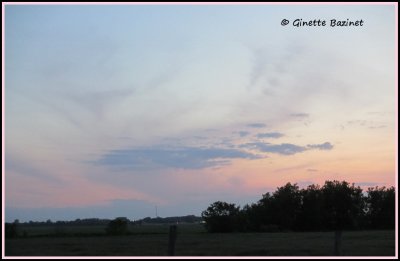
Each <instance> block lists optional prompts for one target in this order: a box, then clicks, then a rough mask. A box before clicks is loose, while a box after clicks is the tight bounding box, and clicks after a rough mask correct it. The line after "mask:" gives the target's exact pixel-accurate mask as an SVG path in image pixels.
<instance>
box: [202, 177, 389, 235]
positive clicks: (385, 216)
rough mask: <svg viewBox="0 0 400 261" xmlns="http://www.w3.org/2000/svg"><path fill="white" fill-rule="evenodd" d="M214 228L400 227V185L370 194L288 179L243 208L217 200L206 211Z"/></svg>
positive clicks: (208, 224) (344, 185) (339, 184)
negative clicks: (398, 215) (399, 201)
mask: <svg viewBox="0 0 400 261" xmlns="http://www.w3.org/2000/svg"><path fill="white" fill-rule="evenodd" d="M201 215H202V218H203V220H204V221H205V226H206V229H207V230H208V231H209V232H246V231H249V232H278V231H339V230H340V231H341V230H361V229H394V228H395V188H394V187H390V188H386V187H378V186H376V187H370V188H368V189H367V191H366V192H363V190H362V189H361V188H360V187H359V186H357V187H356V186H354V184H351V185H350V184H349V183H348V182H346V181H336V180H334V181H326V182H325V184H324V185H323V186H319V185H314V184H313V185H309V186H308V187H307V188H305V189H299V187H298V186H297V184H291V183H287V184H286V185H284V186H282V187H278V188H277V190H276V191H275V192H273V193H269V192H268V193H266V194H264V195H262V198H261V199H260V200H259V201H258V202H257V203H253V204H247V205H245V206H244V207H243V208H240V206H236V205H235V204H231V203H227V202H221V201H217V202H214V203H212V204H211V205H210V206H209V207H208V208H207V209H206V210H204V211H203V212H202V214H201Z"/></svg>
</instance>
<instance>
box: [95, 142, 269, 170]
mask: <svg viewBox="0 0 400 261" xmlns="http://www.w3.org/2000/svg"><path fill="white" fill-rule="evenodd" d="M238 158H241V159H250V160H253V159H259V158H262V157H261V156H259V155H255V154H252V153H247V152H244V151H241V150H237V149H222V148H214V147H211V148H204V147H201V148H197V147H147V148H133V149H125V150H111V151H110V152H108V153H106V154H105V155H103V156H102V157H101V158H100V159H99V160H97V161H95V162H94V163H95V164H97V165H105V166H111V167H121V168H125V169H132V170H143V169H154V168H156V169H157V168H180V169H202V168H208V167H215V166H221V165H227V164H230V159H238Z"/></svg>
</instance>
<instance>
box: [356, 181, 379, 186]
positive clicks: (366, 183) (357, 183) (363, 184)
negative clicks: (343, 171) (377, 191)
mask: <svg viewBox="0 0 400 261" xmlns="http://www.w3.org/2000/svg"><path fill="white" fill-rule="evenodd" d="M382 184H384V183H378V182H356V183H354V185H356V186H360V187H375V186H381V185H382Z"/></svg>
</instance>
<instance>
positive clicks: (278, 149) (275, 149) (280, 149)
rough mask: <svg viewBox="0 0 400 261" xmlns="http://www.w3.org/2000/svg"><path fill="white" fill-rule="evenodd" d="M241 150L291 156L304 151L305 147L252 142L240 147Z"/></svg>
mask: <svg viewBox="0 0 400 261" xmlns="http://www.w3.org/2000/svg"><path fill="white" fill-rule="evenodd" d="M241 147H243V148H248V149H256V150H259V151H261V152H270V153H277V154H282V155H293V154H296V153H299V152H303V151H305V150H306V148H305V147H302V146H297V145H294V144H290V143H282V144H278V145H276V144H270V143H263V142H253V143H247V144H243V145H241Z"/></svg>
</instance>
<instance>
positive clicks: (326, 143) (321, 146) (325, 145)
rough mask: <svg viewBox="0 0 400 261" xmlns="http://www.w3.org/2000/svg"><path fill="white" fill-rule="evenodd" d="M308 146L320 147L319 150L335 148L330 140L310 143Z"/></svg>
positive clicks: (310, 147) (311, 147)
mask: <svg viewBox="0 0 400 261" xmlns="http://www.w3.org/2000/svg"><path fill="white" fill-rule="evenodd" d="M307 148H309V149H319V150H331V149H333V145H332V144H331V143H330V142H325V143H322V144H308V145H307Z"/></svg>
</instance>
